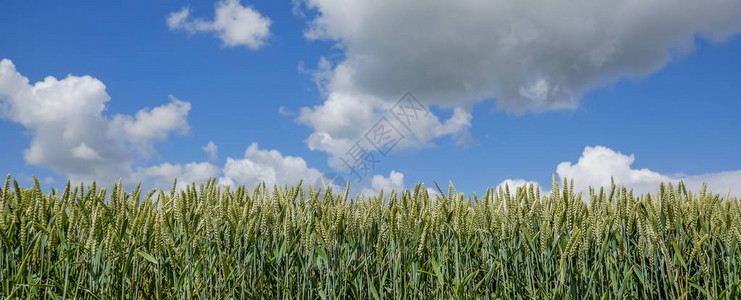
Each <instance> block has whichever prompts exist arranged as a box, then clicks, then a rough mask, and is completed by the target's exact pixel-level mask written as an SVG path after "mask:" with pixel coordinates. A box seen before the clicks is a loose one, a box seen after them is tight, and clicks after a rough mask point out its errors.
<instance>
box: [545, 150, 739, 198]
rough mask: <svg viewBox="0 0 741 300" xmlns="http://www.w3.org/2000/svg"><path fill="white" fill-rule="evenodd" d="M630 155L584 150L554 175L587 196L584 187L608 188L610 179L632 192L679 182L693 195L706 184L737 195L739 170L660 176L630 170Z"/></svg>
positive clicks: (712, 188)
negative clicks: (569, 181) (692, 192)
mask: <svg viewBox="0 0 741 300" xmlns="http://www.w3.org/2000/svg"><path fill="white" fill-rule="evenodd" d="M634 161H635V156H634V155H632V154H631V155H625V154H623V153H620V152H617V151H614V150H612V149H610V148H606V147H603V146H596V147H586V148H584V152H583V153H582V155H581V157H580V158H579V160H578V161H577V162H576V163H571V162H562V163H560V164H559V165H558V167H557V169H556V172H557V173H558V176H559V177H561V178H568V179H569V180H570V179H574V184H575V185H576V186H575V190H577V191H581V192H583V193H584V194H587V191H588V187H589V186H592V187H595V188H597V189H599V187H609V186H610V178H611V177H612V178H614V180H615V183H616V184H618V185H625V186H626V187H628V188H630V189H633V191H634V192H636V193H649V192H655V191H657V190H658V187H659V185H660V184H661V183H662V182H672V183H675V184H676V183H678V182H679V181H682V182H684V183H685V185H687V188H688V189H690V190H693V191H695V192H697V191H699V190H700V189H701V188H702V185H703V183H707V185H708V189H709V190H711V191H713V192H715V193H720V194H725V193H726V191H727V190H728V189H729V188H730V189H731V193H732V194H733V195H736V196H741V170H738V171H727V172H720V173H709V174H701V175H692V176H686V175H684V176H674V175H667V174H661V173H659V172H656V171H652V170H649V169H646V168H644V169H635V168H633V167H632V165H633V162H634Z"/></svg>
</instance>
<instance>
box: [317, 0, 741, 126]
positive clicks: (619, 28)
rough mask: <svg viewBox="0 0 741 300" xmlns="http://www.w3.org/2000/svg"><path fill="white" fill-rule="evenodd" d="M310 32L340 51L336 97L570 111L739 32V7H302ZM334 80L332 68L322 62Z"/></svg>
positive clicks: (671, 0) (668, 3)
mask: <svg viewBox="0 0 741 300" xmlns="http://www.w3.org/2000/svg"><path fill="white" fill-rule="evenodd" d="M304 4H305V7H307V8H308V9H309V10H310V11H313V12H316V14H315V17H314V18H313V20H311V21H310V23H309V26H308V29H307V30H306V32H305V36H306V38H308V39H310V40H327V41H331V42H333V43H335V44H336V45H337V46H338V47H339V48H340V49H342V50H343V51H344V59H343V60H342V61H341V62H339V63H338V64H337V65H336V66H335V67H334V68H333V69H332V77H331V79H329V80H327V81H329V83H327V85H328V87H329V90H330V92H332V91H347V90H351V91H354V92H357V93H361V94H370V95H373V96H376V97H381V98H394V97H395V96H396V95H397V94H399V93H400V92H403V91H406V90H410V91H413V92H414V93H415V94H416V95H417V96H418V97H419V98H420V99H423V100H424V101H427V102H428V103H431V104H441V105H447V106H457V105H460V104H461V103H468V102H471V101H479V100H484V99H490V98H496V99H497V105H498V107H500V108H502V109H506V110H509V111H514V112H522V111H527V110H530V111H545V110H550V109H571V108H575V107H577V106H578V104H579V98H580V96H581V95H582V94H583V93H584V92H586V91H588V90H590V89H592V88H594V87H596V86H599V85H602V84H605V83H609V82H611V81H614V80H616V79H619V78H621V77H640V76H644V75H647V74H650V73H651V72H654V71H656V70H658V69H659V68H661V67H662V66H664V65H665V64H667V63H668V62H670V61H671V60H672V59H674V58H675V57H677V55H678V54H679V55H681V54H683V53H687V52H688V51H691V50H692V48H693V46H694V40H695V38H696V37H697V36H700V37H704V38H707V39H709V40H711V41H713V42H720V41H723V40H724V39H725V38H727V37H729V36H730V35H732V34H735V33H737V32H738V31H739V30H741V18H738V16H739V15H741V2H739V1H736V0H714V1H710V2H703V1H694V0H679V1H676V0H658V1H638V2H636V1H618V0H609V1H601V2H599V3H595V2H592V1H588V0H577V1H567V2H542V1H534V0H525V1H521V0H505V1H489V2H481V1H471V0H464V1H452V2H451V1H443V0H432V1H429V0H412V1H402V2H400V1H393V0H380V1H362V0H350V1H347V0H306V1H305V2H304ZM320 67H321V69H323V70H324V71H325V73H326V70H327V66H326V63H320Z"/></svg>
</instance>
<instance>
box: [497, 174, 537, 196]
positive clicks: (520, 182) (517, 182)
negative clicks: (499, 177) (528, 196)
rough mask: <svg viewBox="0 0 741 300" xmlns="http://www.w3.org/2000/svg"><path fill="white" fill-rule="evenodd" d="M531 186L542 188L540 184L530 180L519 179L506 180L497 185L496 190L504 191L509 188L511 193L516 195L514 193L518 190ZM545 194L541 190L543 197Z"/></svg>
mask: <svg viewBox="0 0 741 300" xmlns="http://www.w3.org/2000/svg"><path fill="white" fill-rule="evenodd" d="M531 184H532V185H533V187H536V188H540V184H538V183H537V182H535V181H529V180H525V179H521V178H519V179H506V180H504V181H502V182H500V183H499V184H498V185H497V187H496V189H497V190H499V189H500V188H502V189H503V190H504V189H505V188H506V187H509V191H510V193H513V194H514V192H515V191H517V189H518V188H520V187H523V186H530V185H531ZM543 193H544V192H543V190H542V189H541V195H542V194H543Z"/></svg>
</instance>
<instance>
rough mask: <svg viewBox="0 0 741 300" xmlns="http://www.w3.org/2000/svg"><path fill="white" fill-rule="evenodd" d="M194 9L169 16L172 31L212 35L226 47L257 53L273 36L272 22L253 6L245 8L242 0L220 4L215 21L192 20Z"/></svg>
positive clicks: (185, 8) (229, 0)
mask: <svg viewBox="0 0 741 300" xmlns="http://www.w3.org/2000/svg"><path fill="white" fill-rule="evenodd" d="M189 17H190V8H188V7H184V8H183V9H181V10H179V11H176V12H173V13H171V14H170V15H169V16H167V26H168V27H169V28H170V30H185V31H187V32H188V33H190V34H195V33H198V32H212V33H214V34H215V35H217V36H218V37H219V38H220V39H221V40H222V41H223V42H224V45H225V46H228V47H235V46H245V47H247V48H249V49H252V50H256V49H259V48H260V47H262V46H263V45H265V42H266V40H267V39H268V37H269V36H270V24H271V21H270V19H269V18H268V17H264V16H263V15H261V14H260V13H259V12H258V11H257V10H255V9H253V8H252V7H250V6H242V5H241V4H240V3H239V0H223V1H219V2H217V3H216V12H215V15H214V20H213V21H204V20H202V19H194V20H190V19H189Z"/></svg>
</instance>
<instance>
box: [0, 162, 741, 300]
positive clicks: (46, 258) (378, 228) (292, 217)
mask: <svg viewBox="0 0 741 300" xmlns="http://www.w3.org/2000/svg"><path fill="white" fill-rule="evenodd" d="M436 185H437V184H436ZM573 186H574V185H573V182H571V183H568V182H566V181H564V182H563V183H561V184H559V183H558V182H556V180H555V178H554V181H553V188H552V191H551V192H550V193H549V194H541V192H540V191H539V190H538V188H537V187H533V186H527V187H521V188H518V189H516V190H509V188H500V189H494V188H489V189H488V190H487V191H486V192H485V193H484V194H483V195H477V194H471V195H465V194H463V193H461V192H458V191H456V189H455V188H454V187H453V186H452V184H451V185H450V186H449V187H448V188H447V190H443V189H441V188H440V187H439V186H436V187H437V190H438V191H439V194H434V195H430V194H429V193H428V191H427V189H426V188H425V186H424V185H423V184H417V185H416V186H415V187H414V189H412V190H404V191H391V192H390V193H385V192H383V191H382V192H381V193H380V194H378V195H373V196H365V197H364V196H362V195H361V196H358V197H353V198H351V197H348V195H347V194H343V193H341V192H337V191H332V190H331V189H330V190H327V191H317V190H313V189H312V188H311V187H310V186H309V187H306V188H302V187H301V184H299V185H298V186H295V187H268V186H265V185H261V186H257V187H255V188H254V189H252V190H250V189H248V188H246V187H244V186H240V187H236V188H235V187H232V188H229V187H222V186H219V185H217V184H216V181H215V180H210V181H208V182H204V183H202V184H199V185H196V184H193V185H190V186H189V187H188V188H187V189H184V190H182V191H177V190H176V189H175V185H173V189H171V190H170V191H162V190H152V191H149V192H146V193H145V192H144V191H142V189H141V188H139V187H137V188H136V189H134V190H131V191H125V190H124V188H123V187H122V185H121V184H120V183H119V184H117V185H115V186H113V187H112V188H111V189H110V190H107V189H105V188H99V187H96V185H95V183H93V184H92V185H91V186H83V185H80V186H76V187H75V186H70V184H69V183H68V184H67V186H66V187H65V188H64V189H63V190H61V191H60V190H55V189H52V190H51V191H49V192H45V191H43V190H42V189H41V188H40V186H39V183H38V181H36V184H35V186H34V187H33V188H27V189H25V188H21V187H20V186H19V185H18V183H17V182H16V181H12V184H11V177H10V176H8V177H7V179H6V180H5V184H4V186H3V187H2V190H1V191H0V197H2V199H1V200H2V202H1V204H0V207H1V208H2V210H1V214H0V296H2V298H6V299H15V298H21V299H25V298H28V299H256V298H257V299H262V298H269V299H317V298H321V299H346V298H352V299H408V298H425V299H426V298H435V299H491V298H495V299H655V298H670V299H718V298H719V299H738V298H739V297H741V296H740V294H739V292H740V291H739V282H740V280H741V273H740V272H741V269H740V266H741V250H739V241H741V211H739V200H738V199H736V198H731V197H728V196H725V197H723V196H721V195H718V194H712V193H710V192H709V191H706V190H705V189H703V190H701V191H699V192H698V193H692V192H691V191H688V190H687V189H686V187H685V186H684V185H683V184H681V183H680V184H678V185H677V186H672V184H667V185H661V186H660V187H657V190H656V192H655V193H652V194H646V195H633V193H632V192H631V191H630V190H629V189H628V187H618V186H615V185H614V184H613V185H612V187H611V188H610V189H607V190H598V191H595V190H591V192H590V193H589V195H582V194H575V193H574V191H573Z"/></svg>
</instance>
